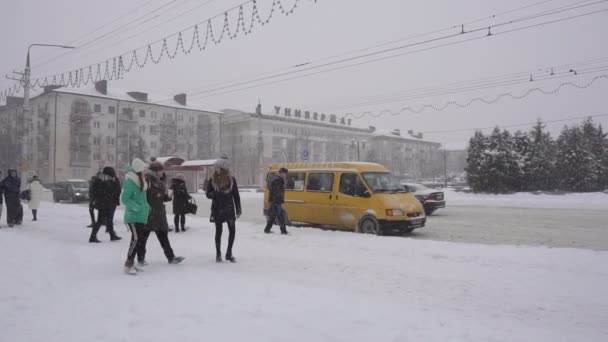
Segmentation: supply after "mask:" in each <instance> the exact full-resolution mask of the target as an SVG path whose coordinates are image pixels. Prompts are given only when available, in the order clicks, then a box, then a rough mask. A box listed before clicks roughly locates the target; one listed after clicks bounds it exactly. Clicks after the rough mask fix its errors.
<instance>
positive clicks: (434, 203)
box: [403, 183, 445, 216]
mask: <svg viewBox="0 0 608 342" xmlns="http://www.w3.org/2000/svg"><path fill="white" fill-rule="evenodd" d="M403 187H404V188H405V190H407V191H409V192H412V193H414V196H415V197H416V198H417V199H418V200H419V201H420V203H422V205H423V206H424V211H425V213H426V215H427V216H428V215H431V214H432V213H433V212H434V211H435V210H437V209H439V208H445V196H444V194H443V191H438V190H435V189H431V188H427V187H426V186H424V185H422V184H416V183H404V184H403Z"/></svg>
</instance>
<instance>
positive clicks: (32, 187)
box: [27, 175, 44, 221]
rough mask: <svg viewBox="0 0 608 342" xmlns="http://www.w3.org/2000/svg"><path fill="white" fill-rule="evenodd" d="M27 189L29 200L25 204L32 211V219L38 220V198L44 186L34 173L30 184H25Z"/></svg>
mask: <svg viewBox="0 0 608 342" xmlns="http://www.w3.org/2000/svg"><path fill="white" fill-rule="evenodd" d="M27 190H29V192H30V200H29V201H28V203H27V206H28V207H29V208H30V210H31V211H32V218H33V219H32V220H33V221H38V208H39V207H40V200H41V199H42V193H43V191H44V188H43V187H42V184H40V181H39V180H38V176H36V175H34V176H33V177H32V180H31V181H30V184H28V186H27Z"/></svg>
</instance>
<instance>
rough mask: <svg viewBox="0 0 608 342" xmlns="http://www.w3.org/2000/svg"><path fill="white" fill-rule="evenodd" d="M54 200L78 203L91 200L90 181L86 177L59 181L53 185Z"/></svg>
mask: <svg viewBox="0 0 608 342" xmlns="http://www.w3.org/2000/svg"><path fill="white" fill-rule="evenodd" d="M52 191H53V201H55V202H59V201H70V202H72V203H77V202H81V201H88V200H89V182H88V181H86V180H84V179H68V180H64V181H59V182H57V183H55V185H54V186H53V189H52Z"/></svg>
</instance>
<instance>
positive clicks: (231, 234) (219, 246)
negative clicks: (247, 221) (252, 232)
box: [215, 220, 236, 257]
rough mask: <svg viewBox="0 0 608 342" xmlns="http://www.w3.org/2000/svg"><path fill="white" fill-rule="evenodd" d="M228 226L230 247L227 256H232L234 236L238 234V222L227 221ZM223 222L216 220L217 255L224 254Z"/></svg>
mask: <svg viewBox="0 0 608 342" xmlns="http://www.w3.org/2000/svg"><path fill="white" fill-rule="evenodd" d="M226 225H227V226H228V249H227V250H226V256H227V257H230V256H232V245H233V244H234V237H235V235H236V223H235V221H234V220H228V221H226ZM222 231H223V224H222V222H215V253H216V255H217V256H221V255H222Z"/></svg>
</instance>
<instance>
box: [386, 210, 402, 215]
mask: <svg viewBox="0 0 608 342" xmlns="http://www.w3.org/2000/svg"><path fill="white" fill-rule="evenodd" d="M386 216H405V213H404V212H403V210H401V209H386Z"/></svg>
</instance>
